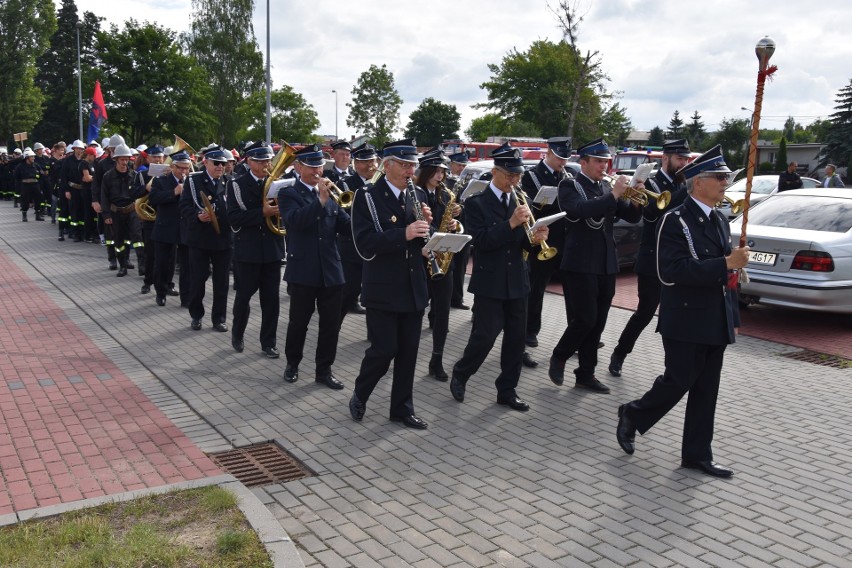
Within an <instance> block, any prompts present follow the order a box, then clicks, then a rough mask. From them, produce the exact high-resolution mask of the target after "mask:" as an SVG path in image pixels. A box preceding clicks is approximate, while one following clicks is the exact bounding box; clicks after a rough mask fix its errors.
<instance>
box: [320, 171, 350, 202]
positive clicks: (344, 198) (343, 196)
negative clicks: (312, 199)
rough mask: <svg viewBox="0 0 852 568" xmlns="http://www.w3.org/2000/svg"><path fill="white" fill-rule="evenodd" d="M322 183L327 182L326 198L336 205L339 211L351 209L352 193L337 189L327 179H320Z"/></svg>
mask: <svg viewBox="0 0 852 568" xmlns="http://www.w3.org/2000/svg"><path fill="white" fill-rule="evenodd" d="M322 181H327V182H328V185H327V186H326V187H327V188H328V196H329V197H331V199H333V200H334V202H335V203H337V206H338V207H340V208H341V209H349V208H350V207H352V199H353V198H354V197H355V193H354V192H352V191H342V190H341V189H340V188H339V187H337V186H336V185H335V184H334V182H333V181H331V180H330V179H328V178H322Z"/></svg>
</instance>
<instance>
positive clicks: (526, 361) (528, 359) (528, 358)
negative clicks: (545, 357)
mask: <svg viewBox="0 0 852 568" xmlns="http://www.w3.org/2000/svg"><path fill="white" fill-rule="evenodd" d="M521 363H522V364H523V365H524V367H529V368H530V369H535V368H536V367H538V361H536V360H535V359H533V358H532V355H530V354H529V352H527V351H524V358H523V359H521Z"/></svg>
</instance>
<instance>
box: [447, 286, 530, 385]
mask: <svg viewBox="0 0 852 568" xmlns="http://www.w3.org/2000/svg"><path fill="white" fill-rule="evenodd" d="M526 316H527V298H526V297H523V298H515V299H512V300H498V299H494V298H486V297H484V296H482V295H479V296H474V298H473V329H471V330H470V338H469V339H468V341H467V346H466V347H465V348H464V354H463V355H462V358H461V359H460V360H459V362H458V363H456V364H455V365H454V366H453V377H455V378H456V379H458V380H460V381H461V382H463V383H466V382H467V380H468V378H470V376H471V375H473V374H475V373H476V372H477V371H478V370H479V367H480V366H482V363H483V362H484V361H485V358H486V357H488V354H489V353H490V352H491V348H492V347H494V342H495V341H496V340H497V336H498V335H500V332H501V331H502V332H503V344H502V346H501V348H500V374H499V375H498V376H497V380H496V381H494V384H495V386H496V387H497V396H498V397H510V396H515V394H516V393H515V388H516V387H517V386H518V380H519V379H520V377H521V361H522V360H523V356H524V334H525V331H524V330H525V329H526V319H527V318H526Z"/></svg>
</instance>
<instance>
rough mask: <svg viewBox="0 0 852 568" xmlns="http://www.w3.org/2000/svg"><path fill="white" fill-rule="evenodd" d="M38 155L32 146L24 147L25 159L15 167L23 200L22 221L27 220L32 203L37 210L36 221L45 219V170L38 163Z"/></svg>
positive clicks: (17, 185) (18, 189)
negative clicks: (42, 211) (43, 201)
mask: <svg viewBox="0 0 852 568" xmlns="http://www.w3.org/2000/svg"><path fill="white" fill-rule="evenodd" d="M35 159H36V155H35V152H33V151H32V149H31V148H26V149H24V161H23V162H21V163H19V164H18V166H17V167H16V168H15V189H16V191H17V194H18V195H19V196H20V200H21V221H23V222H24V223H26V222H27V211H28V210H29V208H30V204H32V205H33V209H34V210H35V215H36V217H35V218H36V221H44V218H43V217H42V216H41V210H40V206H41V178H42V177H44V176H45V173H44V170H42V169H41V167H40V166H39V165H38V164H37V163H36V161H35Z"/></svg>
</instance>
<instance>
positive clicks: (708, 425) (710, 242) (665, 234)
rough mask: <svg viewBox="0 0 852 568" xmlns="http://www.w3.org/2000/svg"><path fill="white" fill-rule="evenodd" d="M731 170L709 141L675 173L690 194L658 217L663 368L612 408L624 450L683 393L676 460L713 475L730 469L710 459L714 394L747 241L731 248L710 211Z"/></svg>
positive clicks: (731, 330) (735, 320)
mask: <svg viewBox="0 0 852 568" xmlns="http://www.w3.org/2000/svg"><path fill="white" fill-rule="evenodd" d="M730 172H731V170H730V169H729V168H728V166H727V165H726V164H725V160H724V158H723V157H722V148H721V147H720V146H718V145H717V146H714V147H713V148H711V149H710V150H708V151H707V152H705V153H704V154H702V155H701V156H699V157H698V158H696V159H695V161H693V162H692V163H690V164H688V165H687V166H685V167H684V168H683V169H682V170H681V173H682V174H683V176H684V177H685V178H686V180H687V191H688V193H689V195H688V197H687V198H686V199H684V201H683V204H682V205H680V206H679V207H676V208H675V209H672V210H671V211H669V212H668V213H666V214H665V216H664V217H663V218H662V219H661V220H660V221H659V225H660V227H659V229H658V234H659V248H658V249H657V270H658V274H659V278H660V281H661V282H662V284H663V286H662V295H661V300H660V319H659V325H658V329H657V330H658V331H659V332H660V335H662V337H663V348H664V349H665V354H666V357H665V367H666V369H665V373H664V374H663V375H660V376H658V377H657V379H656V380H655V381H654V385H653V386H652V387H651V389H650V390H649V391H648V392H646V393H645V394H644V395H643V396H642V398H640V399H638V400H634V401H632V402H629V403H627V404H624V405H622V406H621V407H619V409H618V417H619V420H618V427H617V429H616V439H617V440H618V444H619V445H620V446H621V448H622V449H623V450H624V451H625V452H626V453H628V454H632V453H633V451H634V449H635V436H636V432H637V431H638V432H639V433H641V434H645V433H646V432H647V431H648V430H650V429H651V428H652V427H653V426H654V424H656V423H657V422H658V421H659V420H660V419H661V418H662V417H663V416H665V415H666V414H667V413H668V412H669V410H671V409H672V408H674V406H675V405H676V404H677V403H678V402H679V401H680V399H681V398H683V396H684V395H685V394H687V393H689V397H688V400H687V403H686V415H685V417H684V424H683V441H682V444H681V465H682V467H685V468H687V469H696V470H699V471H701V472H703V473H705V474H707V475H711V476H713V477H722V478H727V477H731V476H732V475H733V474H734V472H733V470H731V469H730V468H728V467H725V466H722V465H719V464H717V463H716V462H715V461H713V449H712V447H711V445H712V442H713V429H714V422H715V414H716V399H717V397H718V393H719V381H720V378H721V373H722V364H723V359H724V355H725V348H726V347H727V346H728V344H730V343H734V341H735V340H736V335H737V332H738V328H739V325H740V321H739V310H738V306H737V298H736V288H737V269H739V268H742V267H744V266H745V265H746V264H747V263H748V252H749V249H748V247H742V248H739V247H737V248H733V247H732V244H731V229H730V226H729V224H728V220H727V219H725V216H724V215H722V214H720V213H719V212H718V211H716V209H715V205H716V203H718V202H719V201H722V199H723V198H724V196H725V188H726V187H727V185H728V175H729V174H730Z"/></svg>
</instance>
